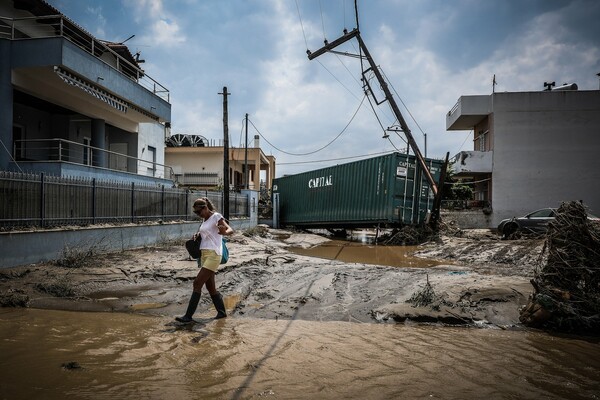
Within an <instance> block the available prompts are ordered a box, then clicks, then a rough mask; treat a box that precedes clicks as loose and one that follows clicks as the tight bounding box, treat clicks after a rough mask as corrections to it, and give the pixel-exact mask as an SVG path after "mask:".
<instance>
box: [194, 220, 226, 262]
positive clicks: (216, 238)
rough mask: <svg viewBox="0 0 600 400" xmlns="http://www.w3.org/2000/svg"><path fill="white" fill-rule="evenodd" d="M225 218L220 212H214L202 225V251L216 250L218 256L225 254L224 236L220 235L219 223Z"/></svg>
mask: <svg viewBox="0 0 600 400" xmlns="http://www.w3.org/2000/svg"><path fill="white" fill-rule="evenodd" d="M222 218H223V216H222V215H221V214H219V213H218V212H214V213H213V215H211V216H210V218H208V219H207V220H205V221H204V222H202V225H200V230H199V232H200V235H201V236H202V242H200V250H214V251H215V252H216V253H217V254H218V255H222V254H223V236H222V235H220V234H219V228H217V223H218V222H219V221H220V220H221V219H222Z"/></svg>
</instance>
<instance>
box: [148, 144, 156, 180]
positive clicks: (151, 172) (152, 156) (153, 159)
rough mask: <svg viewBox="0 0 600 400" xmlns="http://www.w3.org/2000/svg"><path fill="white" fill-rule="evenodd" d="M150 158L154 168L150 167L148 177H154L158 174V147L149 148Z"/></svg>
mask: <svg viewBox="0 0 600 400" xmlns="http://www.w3.org/2000/svg"><path fill="white" fill-rule="evenodd" d="M148 156H149V157H150V161H151V162H152V166H150V167H148V175H149V176H154V175H155V174H156V147H152V146H148Z"/></svg>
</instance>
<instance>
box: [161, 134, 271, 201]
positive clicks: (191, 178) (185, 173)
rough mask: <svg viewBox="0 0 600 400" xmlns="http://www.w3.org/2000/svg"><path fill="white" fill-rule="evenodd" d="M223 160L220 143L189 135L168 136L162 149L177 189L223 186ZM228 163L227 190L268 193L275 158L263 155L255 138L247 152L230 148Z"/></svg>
mask: <svg viewBox="0 0 600 400" xmlns="http://www.w3.org/2000/svg"><path fill="white" fill-rule="evenodd" d="M223 156H224V145H223V142H222V141H215V140H208V139H206V138H205V137H203V136H201V135H193V134H190V135H186V134H176V135H173V136H171V137H170V138H169V139H168V140H167V148H166V149H165V162H166V163H167V164H168V165H170V166H171V167H172V170H173V173H174V176H175V178H176V180H177V183H178V185H180V186H186V187H189V188H196V189H214V188H217V187H219V188H221V187H222V186H223V183H224V179H223V176H224V175H223V173H224V168H223V167H224V165H223V159H224V157H223ZM228 163H229V184H230V188H231V189H236V190H239V189H249V190H255V191H260V190H261V189H267V190H268V189H271V183H272V180H273V177H274V176H275V157H274V156H272V155H265V153H264V152H263V151H262V150H261V148H260V142H259V137H258V136H255V137H254V143H253V144H252V145H251V146H248V147H247V148H246V147H233V148H232V147H230V148H229V159H228ZM246 171H247V177H246ZM261 183H262V185H261Z"/></svg>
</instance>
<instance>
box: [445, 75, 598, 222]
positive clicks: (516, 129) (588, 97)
mask: <svg viewBox="0 0 600 400" xmlns="http://www.w3.org/2000/svg"><path fill="white" fill-rule="evenodd" d="M446 130H448V131H465V130H472V131H473V139H474V141H473V143H474V147H473V150H471V151H462V152H460V153H459V154H457V155H456V156H455V157H454V159H453V161H454V164H453V168H454V172H455V174H456V177H457V178H462V179H464V180H465V181H470V182H474V183H473V187H474V196H475V200H480V201H482V202H485V203H486V204H488V206H489V208H488V210H490V209H491V215H489V217H488V218H487V223H488V225H489V228H495V227H496V226H497V225H498V223H499V222H500V221H501V220H502V219H504V218H511V217H514V216H523V215H525V214H527V213H529V212H531V211H535V210H537V209H540V208H546V207H558V206H559V205H560V204H561V202H564V201H572V200H581V201H583V203H584V204H585V205H586V206H587V207H588V208H589V210H590V212H591V213H592V214H595V215H600V184H599V183H600V90H578V89H577V85H565V86H563V87H559V88H555V89H554V90H543V91H538V92H503V93H492V94H490V95H476V96H461V97H460V98H459V99H458V102H457V103H456V105H455V106H454V107H453V108H452V109H451V110H450V111H449V112H448V113H447V115H446Z"/></svg>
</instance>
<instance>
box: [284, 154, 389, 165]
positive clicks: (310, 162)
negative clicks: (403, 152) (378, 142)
mask: <svg viewBox="0 0 600 400" xmlns="http://www.w3.org/2000/svg"><path fill="white" fill-rule="evenodd" d="M390 153H393V151H382V152H379V153H371V154H363V155H358V156H349V157H340V158H330V159H327V160H313V161H296V162H288V163H280V162H278V163H277V165H298V164H314V163H322V162H328V161H340V160H349V159H352V158H362V157H371V156H378V155H381V154H390Z"/></svg>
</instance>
